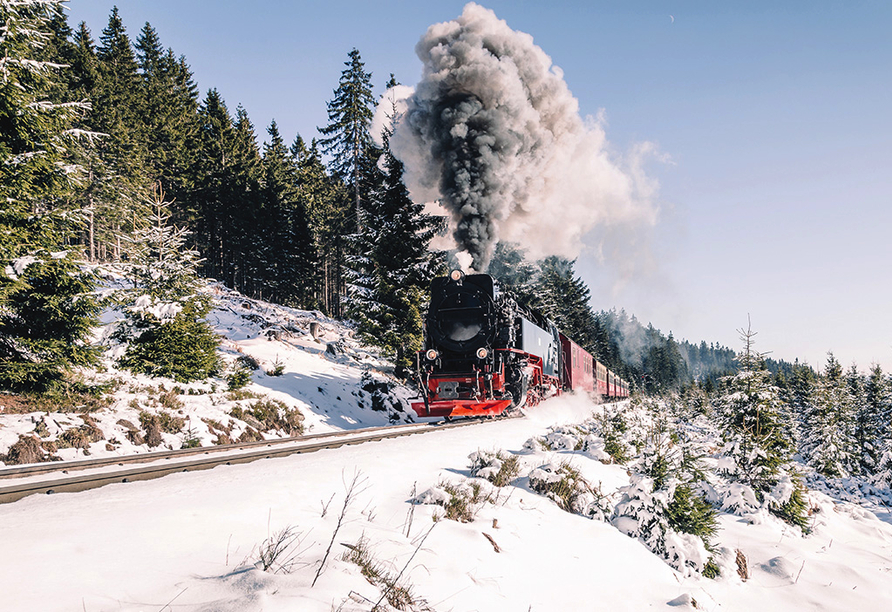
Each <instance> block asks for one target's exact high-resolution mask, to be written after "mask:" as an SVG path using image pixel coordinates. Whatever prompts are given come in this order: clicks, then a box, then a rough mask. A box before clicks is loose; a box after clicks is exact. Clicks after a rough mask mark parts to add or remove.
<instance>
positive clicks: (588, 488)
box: [530, 461, 610, 520]
mask: <svg viewBox="0 0 892 612" xmlns="http://www.w3.org/2000/svg"><path fill="white" fill-rule="evenodd" d="M530 488H531V489H532V490H533V491H536V492H537V493H541V494H542V495H545V496H546V497H548V498H549V499H551V500H552V501H554V502H555V503H556V504H557V505H558V506H559V507H560V508H561V509H562V510H565V511H566V512H572V513H574V514H581V515H582V516H587V517H589V518H593V519H597V520H605V519H606V517H607V516H608V515H609V514H610V506H609V500H608V499H607V497H606V496H605V495H602V494H601V491H600V487H596V486H593V485H592V484H590V483H589V482H588V481H587V480H586V479H585V478H584V477H583V476H582V474H581V473H580V472H579V470H578V469H576V468H575V467H573V466H572V465H570V463H569V462H566V461H565V462H562V463H559V464H554V463H546V464H545V465H541V466H539V467H537V468H536V469H535V470H533V471H532V472H530Z"/></svg>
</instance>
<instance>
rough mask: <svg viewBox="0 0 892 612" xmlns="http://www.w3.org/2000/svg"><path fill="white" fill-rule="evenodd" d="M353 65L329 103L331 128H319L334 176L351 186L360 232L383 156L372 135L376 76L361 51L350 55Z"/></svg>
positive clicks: (343, 74)
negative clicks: (371, 184) (367, 68)
mask: <svg viewBox="0 0 892 612" xmlns="http://www.w3.org/2000/svg"><path fill="white" fill-rule="evenodd" d="M348 56H349V58H350V59H349V61H347V62H344V65H345V66H347V68H345V69H344V70H343V71H342V72H341V79H340V81H339V84H338V88H337V89H335V90H334V96H335V97H334V99H333V100H332V101H331V102H329V103H328V125H327V126H325V127H323V128H318V129H319V133H320V134H322V135H323V136H324V138H323V139H322V140H321V141H320V142H319V144H320V146H321V147H322V151H323V152H324V153H325V154H327V155H330V156H331V157H332V164H331V167H332V170H333V171H334V174H335V175H336V176H337V177H338V178H340V179H341V180H342V181H343V182H344V183H345V184H346V185H348V186H349V191H350V194H351V200H352V202H353V210H354V214H355V215H356V216H355V219H354V224H355V227H357V228H359V226H360V224H361V222H362V219H361V215H362V202H363V200H364V199H366V198H367V197H368V196H369V191H368V189H367V188H368V187H369V179H370V176H369V175H370V173H371V172H373V171H374V168H375V162H376V161H377V159H378V155H379V153H378V152H376V150H375V149H376V147H375V146H374V143H373V142H372V138H371V135H370V134H369V126H370V125H371V122H372V116H373V115H374V107H375V98H374V96H373V95H372V74H371V73H370V72H366V71H365V64H364V63H363V62H362V58H361V57H360V55H359V51H358V50H357V49H353V50H352V51H350V53H349V54H348Z"/></svg>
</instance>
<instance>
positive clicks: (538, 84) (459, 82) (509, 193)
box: [382, 3, 657, 272]
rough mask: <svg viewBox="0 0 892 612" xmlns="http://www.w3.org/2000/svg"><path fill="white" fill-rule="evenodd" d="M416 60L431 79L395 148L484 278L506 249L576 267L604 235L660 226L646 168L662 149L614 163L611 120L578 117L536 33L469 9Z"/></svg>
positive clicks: (420, 194)
mask: <svg viewBox="0 0 892 612" xmlns="http://www.w3.org/2000/svg"><path fill="white" fill-rule="evenodd" d="M415 50H416V53H417V54H418V56H419V57H420V58H421V61H422V62H423V64H424V72H423V75H422V79H421V82H419V83H418V85H417V86H416V87H415V90H414V93H411V95H409V96H408V98H406V108H405V113H404V114H402V116H401V117H400V118H399V120H398V121H397V124H396V128H395V133H394V135H393V137H392V138H391V146H392V147H393V150H394V152H395V154H396V156H397V157H398V158H399V159H400V160H401V161H402V162H403V163H404V164H405V167H406V182H407V186H408V187H409V189H410V191H411V193H412V196H413V198H414V199H416V200H420V201H432V200H439V201H440V203H441V205H442V206H444V207H445V208H446V209H447V210H448V211H449V212H450V214H451V217H452V222H453V236H454V238H455V241H456V243H457V245H458V247H459V249H460V250H461V251H465V252H467V253H468V254H469V255H470V257H471V260H472V263H471V267H472V268H473V269H474V270H476V271H478V272H483V271H485V270H486V268H487V266H488V264H489V260H490V258H491V256H492V252H493V249H494V247H495V245H496V243H497V242H498V241H499V240H500V239H501V240H509V241H512V242H516V243H519V244H520V245H522V246H523V247H524V248H525V249H527V252H528V254H529V255H530V256H531V257H542V256H546V255H560V256H563V257H568V258H573V257H576V256H578V255H579V253H580V251H581V249H582V247H583V236H584V235H585V234H586V233H587V232H589V231H590V230H592V229H593V228H595V227H596V226H601V227H609V226H641V225H645V226H649V225H653V224H654V223H655V221H656V217H657V209H656V206H655V204H654V201H653V200H654V194H655V190H656V184H655V182H654V181H651V180H649V179H648V178H647V177H646V176H645V174H644V172H643V171H642V169H641V159H642V157H643V156H645V155H646V154H648V153H650V152H652V147H650V146H649V145H647V144H645V145H641V146H639V147H637V148H636V150H634V151H633V152H632V154H631V155H630V156H629V158H628V159H625V160H623V159H619V158H617V157H616V156H614V155H612V154H611V153H610V152H609V150H608V143H607V139H606V136H605V132H604V121H603V118H602V117H598V118H594V119H593V118H588V119H586V120H583V119H582V118H581V117H580V116H579V105H578V103H577V101H576V98H574V97H573V95H572V94H571V93H570V90H569V89H568V88H567V84H566V83H565V82H564V80H563V73H562V72H561V70H560V69H559V68H558V67H556V66H554V65H552V62H551V58H550V57H548V55H546V54H545V52H544V51H542V49H540V48H539V47H538V46H536V45H535V44H534V43H533V38H532V37H531V36H530V35H529V34H525V33H523V32H516V31H514V30H512V29H511V28H510V27H508V25H507V24H506V23H505V22H504V21H502V20H500V19H498V18H497V17H496V16H495V13H493V12H492V11H490V10H488V9H485V8H483V7H481V6H479V5H477V4H474V3H470V4H468V5H467V6H465V8H464V10H463V12H462V14H461V16H460V17H459V18H458V19H456V20H455V21H449V22H446V23H440V24H436V25H433V26H431V27H430V28H429V29H428V31H427V33H426V34H425V36H424V37H423V38H422V39H421V41H420V42H419V43H418V45H417V46H416V49H415ZM399 93H400V94H403V95H406V94H407V93H408V91H407V90H402V91H401V92H399ZM386 97H387V96H385V98H386ZM400 97H402V96H400ZM383 105H384V104H382V106H383ZM386 105H387V106H388V107H389V108H390V107H391V105H390V104H386Z"/></svg>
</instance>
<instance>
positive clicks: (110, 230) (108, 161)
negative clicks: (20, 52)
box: [90, 7, 150, 259]
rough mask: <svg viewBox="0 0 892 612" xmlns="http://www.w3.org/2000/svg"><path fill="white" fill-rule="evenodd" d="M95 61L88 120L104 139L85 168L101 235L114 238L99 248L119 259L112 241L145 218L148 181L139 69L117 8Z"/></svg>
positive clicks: (118, 248) (100, 39) (118, 251)
mask: <svg viewBox="0 0 892 612" xmlns="http://www.w3.org/2000/svg"><path fill="white" fill-rule="evenodd" d="M96 59H97V68H98V70H97V76H98V78H97V81H96V87H95V89H94V91H93V96H92V98H91V101H92V106H93V110H92V113H91V117H90V120H91V121H92V123H93V126H94V128H95V129H96V130H97V131H99V132H102V133H103V134H104V137H103V138H101V139H99V140H98V143H97V153H98V156H99V159H100V160H101V163H99V164H96V165H95V166H94V167H93V168H91V175H92V176H91V180H92V181H94V182H95V183H96V187H95V189H94V200H95V199H99V200H100V201H101V203H100V205H101V207H102V214H101V216H99V217H98V218H101V219H102V221H103V223H104V225H105V228H104V229H103V230H102V233H103V234H104V235H109V234H110V235H111V236H110V237H112V238H113V239H114V240H115V242H114V243H112V244H110V245H105V246H107V247H108V250H110V251H111V252H110V253H108V252H106V253H105V258H106V259H119V258H120V257H121V249H120V246H121V245H120V244H119V243H118V242H117V237H118V236H120V235H121V234H122V233H126V232H127V231H128V230H132V229H133V224H134V219H139V218H143V217H145V216H146V214H147V212H148V211H147V209H146V206H145V204H146V202H147V201H148V199H149V198H148V190H147V188H148V186H149V185H150V180H149V178H148V174H149V173H148V169H147V166H146V156H147V151H146V145H145V131H146V130H145V125H144V120H145V113H144V108H143V101H142V91H141V79H140V75H139V71H138V68H139V67H138V64H137V61H136V56H135V54H134V51H133V47H132V45H131V43H130V38H129V37H128V36H127V31H126V29H125V27H124V23H123V21H122V20H121V16H120V14H119V13H118V9H117V7H114V8H113V9H112V12H111V14H110V15H109V20H108V25H107V26H106V27H105V28H104V29H103V30H102V35H101V36H100V38H99V45H98V47H97V48H96Z"/></svg>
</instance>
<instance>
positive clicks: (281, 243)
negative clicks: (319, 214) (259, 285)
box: [257, 121, 316, 308]
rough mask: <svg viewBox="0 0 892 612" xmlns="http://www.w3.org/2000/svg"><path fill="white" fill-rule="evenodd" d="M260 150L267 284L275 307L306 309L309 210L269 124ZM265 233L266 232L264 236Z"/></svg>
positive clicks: (312, 269)
mask: <svg viewBox="0 0 892 612" xmlns="http://www.w3.org/2000/svg"><path fill="white" fill-rule="evenodd" d="M268 133H269V136H270V141H269V142H268V143H267V144H266V145H265V146H264V151H263V161H262V164H261V166H262V170H263V185H262V191H261V193H262V199H263V214H262V219H263V221H262V225H261V228H260V229H261V231H260V232H258V234H259V235H261V236H262V237H263V238H262V241H263V242H264V243H265V244H264V245H260V244H258V245H257V252H258V253H263V254H264V255H265V269H266V270H267V271H268V273H269V277H268V278H267V281H266V285H267V286H268V287H269V288H270V291H271V294H270V297H271V298H272V299H274V300H275V301H277V302H281V303H285V304H290V305H294V306H300V307H303V308H307V307H309V306H311V305H312V301H313V300H312V291H313V285H314V277H315V274H316V252H315V248H314V245H313V237H312V235H311V233H310V225H309V219H308V214H307V210H306V208H305V207H304V203H303V202H302V201H301V199H300V197H299V185H298V177H297V168H296V165H295V163H294V159H293V158H292V156H291V152H290V151H289V150H288V148H287V147H286V146H285V143H284V141H283V140H282V137H281V135H280V134H279V129H278V126H277V125H276V122H275V121H273V122H272V123H271V124H270V126H269V129H268ZM264 230H265V231H264Z"/></svg>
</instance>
